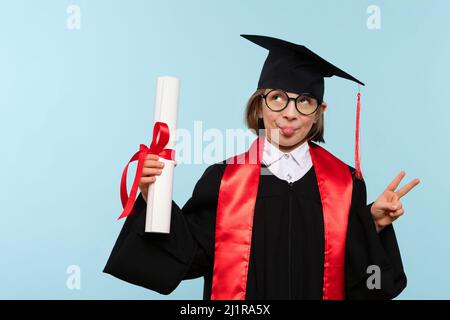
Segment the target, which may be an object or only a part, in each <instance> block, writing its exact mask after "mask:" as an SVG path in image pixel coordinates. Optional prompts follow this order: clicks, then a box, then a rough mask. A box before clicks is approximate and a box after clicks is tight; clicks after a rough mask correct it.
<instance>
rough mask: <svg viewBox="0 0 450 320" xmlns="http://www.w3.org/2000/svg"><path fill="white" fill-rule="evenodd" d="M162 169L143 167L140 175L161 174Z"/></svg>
mask: <svg viewBox="0 0 450 320" xmlns="http://www.w3.org/2000/svg"><path fill="white" fill-rule="evenodd" d="M161 173H162V170H161V169H156V168H144V169H142V175H141V177H149V176H159V175H161Z"/></svg>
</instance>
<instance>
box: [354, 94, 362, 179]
mask: <svg viewBox="0 0 450 320" xmlns="http://www.w3.org/2000/svg"><path fill="white" fill-rule="evenodd" d="M360 113H361V93H360V91H359V87H358V102H357V104H356V135H355V169H356V173H355V176H356V178H358V179H360V180H362V179H363V178H362V172H361V163H360V160H359V116H360Z"/></svg>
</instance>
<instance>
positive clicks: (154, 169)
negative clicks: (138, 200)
mask: <svg viewBox="0 0 450 320" xmlns="http://www.w3.org/2000/svg"><path fill="white" fill-rule="evenodd" d="M158 159H159V156H157V155H156V154H148V155H147V156H146V157H145V161H144V168H143V169H142V174H141V180H140V181H139V189H140V190H141V193H142V197H143V198H144V200H145V202H147V194H148V188H149V187H150V185H151V184H152V183H154V182H155V180H156V176H159V175H161V172H162V169H163V167H164V162H161V161H158Z"/></svg>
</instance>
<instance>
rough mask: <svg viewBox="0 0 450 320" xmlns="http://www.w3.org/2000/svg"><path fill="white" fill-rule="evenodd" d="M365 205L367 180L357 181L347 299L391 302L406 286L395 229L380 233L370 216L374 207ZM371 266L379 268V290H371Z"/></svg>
mask: <svg viewBox="0 0 450 320" xmlns="http://www.w3.org/2000/svg"><path fill="white" fill-rule="evenodd" d="M366 201H367V192H366V185H365V182H364V180H359V179H354V184H353V201H352V206H351V209H350V217H349V225H348V233H347V246H346V248H347V249H346V263H345V278H346V297H347V299H392V298H395V297H396V296H397V295H399V294H400V293H401V292H402V291H403V289H404V288H405V287H406V282H407V280H406V275H405V273H404V271H403V264H402V259H401V256H400V250H399V247H398V244H397V239H396V236H395V232H394V227H393V225H392V224H391V225H389V226H387V227H385V228H384V229H383V230H382V231H381V232H380V233H377V231H376V228H375V223H374V221H373V219H372V215H371V213H370V207H371V206H372V203H371V204H369V205H366ZM372 265H374V266H378V267H379V268H380V286H379V288H373V289H369V287H370V286H368V285H367V280H368V278H369V277H371V276H373V275H374V271H373V270H370V269H369V270H368V269H367V268H368V267H369V266H372ZM370 282H372V281H370Z"/></svg>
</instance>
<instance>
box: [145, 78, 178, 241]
mask: <svg viewBox="0 0 450 320" xmlns="http://www.w3.org/2000/svg"><path fill="white" fill-rule="evenodd" d="M179 88H180V81H179V80H178V79H177V78H174V77H158V80H157V85H156V99H155V114H154V118H153V119H154V121H155V122H156V121H161V122H165V123H166V124H167V125H168V127H169V131H170V138H169V142H168V143H167V145H166V147H165V149H175V138H176V137H175V130H176V127H177V116H178V97H179ZM159 161H161V162H164V168H163V169H162V173H161V175H159V176H157V177H156V180H155V182H154V183H153V184H151V185H150V187H149V189H148V195H147V214H146V220H145V232H156V233H170V217H171V211H172V189H173V170H174V167H175V161H172V160H167V159H164V158H162V157H160V158H159Z"/></svg>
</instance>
